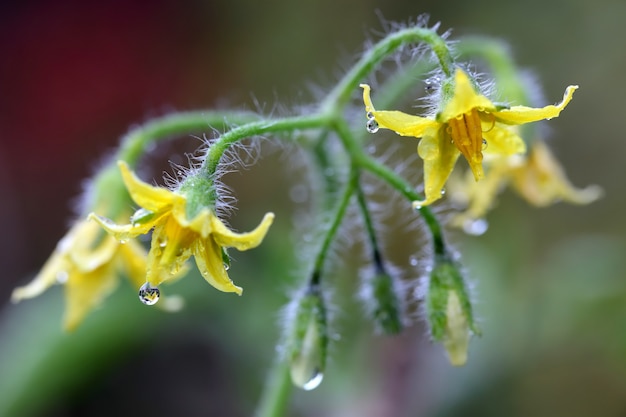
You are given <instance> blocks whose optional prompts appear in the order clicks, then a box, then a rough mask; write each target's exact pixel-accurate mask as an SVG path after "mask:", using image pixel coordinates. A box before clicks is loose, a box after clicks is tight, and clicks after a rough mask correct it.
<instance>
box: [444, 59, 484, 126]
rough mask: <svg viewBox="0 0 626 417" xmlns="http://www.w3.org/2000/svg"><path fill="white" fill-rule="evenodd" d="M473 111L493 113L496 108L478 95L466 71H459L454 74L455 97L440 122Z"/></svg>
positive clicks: (449, 102) (448, 104) (447, 106)
mask: <svg viewBox="0 0 626 417" xmlns="http://www.w3.org/2000/svg"><path fill="white" fill-rule="evenodd" d="M473 109H478V110H479V111H485V112H492V111H494V110H495V106H494V105H493V103H492V102H491V100H489V99H488V98H487V97H485V96H483V95H482V94H478V93H477V92H476V90H475V89H474V85H473V84H472V82H471V81H470V78H469V76H468V75H467V74H466V73H465V71H463V70H461V69H458V68H457V70H456V73H455V74H454V95H453V96H452V98H451V99H450V101H448V102H447V103H446V104H445V106H444V108H443V109H442V111H441V114H440V115H439V120H441V121H443V122H447V121H448V120H451V119H454V118H456V117H458V116H460V115H462V114H465V113H469V112H470V111H472V110H473Z"/></svg>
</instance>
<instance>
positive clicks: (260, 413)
mask: <svg viewBox="0 0 626 417" xmlns="http://www.w3.org/2000/svg"><path fill="white" fill-rule="evenodd" d="M277 356H278V358H277V359H276V361H275V362H274V365H273V367H272V369H271V370H270V374H269V375H268V378H267V382H266V384H265V387H264V390H263V394H262V396H261V400H260V402H259V406H258V408H257V410H256V412H255V414H254V416H255V417H281V416H284V415H285V410H286V409H287V403H288V402H289V398H290V394H291V390H292V388H293V385H292V383H291V378H290V376H289V364H288V363H287V361H284V360H281V358H280V354H278V355H277Z"/></svg>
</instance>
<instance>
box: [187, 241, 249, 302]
mask: <svg viewBox="0 0 626 417" xmlns="http://www.w3.org/2000/svg"><path fill="white" fill-rule="evenodd" d="M193 254H194V257H195V259H196V265H198V270H199V271H200V273H201V274H202V276H203V277H204V279H205V280H206V281H207V282H208V283H209V284H211V285H212V286H214V287H215V288H217V289H218V290H220V291H224V292H234V293H237V294H238V295H241V293H242V291H243V290H242V289H241V288H240V287H238V286H236V285H235V284H233V282H232V281H231V279H230V278H229V277H228V273H227V272H226V268H225V267H224V260H223V259H222V248H221V247H220V246H219V245H218V244H217V243H216V242H215V241H214V240H213V239H212V238H211V237H209V238H208V239H204V240H201V239H198V240H196V241H195V242H194V244H193Z"/></svg>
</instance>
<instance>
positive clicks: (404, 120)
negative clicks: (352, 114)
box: [361, 84, 437, 138]
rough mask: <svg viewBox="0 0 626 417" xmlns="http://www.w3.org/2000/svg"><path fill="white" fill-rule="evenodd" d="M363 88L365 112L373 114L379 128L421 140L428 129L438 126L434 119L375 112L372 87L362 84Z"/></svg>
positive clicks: (399, 113)
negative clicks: (371, 96) (371, 95)
mask: <svg viewBox="0 0 626 417" xmlns="http://www.w3.org/2000/svg"><path fill="white" fill-rule="evenodd" d="M361 88H363V102H364V103H365V111H367V112H369V113H372V115H373V116H374V118H375V119H376V123H378V126H379V127H381V128H383V129H390V130H393V131H394V132H396V133H397V134H399V135H401V136H414V137H416V138H420V137H422V135H423V134H424V131H425V130H426V129H428V128H430V127H433V126H436V125H437V122H436V121H434V120H432V119H428V118H425V117H419V116H413V115H410V114H406V113H403V112H401V111H395V110H394V111H387V110H385V111H378V110H375V109H374V105H373V104H372V100H371V98H370V86H369V85H367V84H361Z"/></svg>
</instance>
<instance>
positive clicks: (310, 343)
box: [289, 286, 328, 391]
mask: <svg viewBox="0 0 626 417" xmlns="http://www.w3.org/2000/svg"><path fill="white" fill-rule="evenodd" d="M327 347H328V330H327V323H326V307H325V305H324V300H323V299H322V297H321V294H320V293H319V289H318V287H317V286H314V287H311V288H309V290H308V292H307V293H306V294H305V295H304V296H303V297H302V298H300V300H299V301H298V306H297V311H296V317H295V321H294V326H293V329H292V335H291V343H290V350H289V355H290V356H289V360H290V372H291V380H292V382H293V383H294V385H296V386H298V387H300V388H302V389H304V390H307V391H309V390H312V389H314V388H317V386H318V385H319V384H320V383H321V382H322V379H323V378H324V369H325V367H326V351H327Z"/></svg>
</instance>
